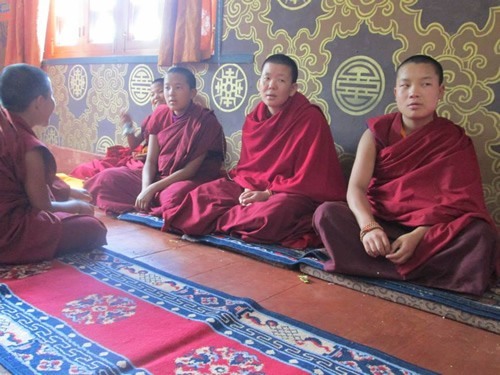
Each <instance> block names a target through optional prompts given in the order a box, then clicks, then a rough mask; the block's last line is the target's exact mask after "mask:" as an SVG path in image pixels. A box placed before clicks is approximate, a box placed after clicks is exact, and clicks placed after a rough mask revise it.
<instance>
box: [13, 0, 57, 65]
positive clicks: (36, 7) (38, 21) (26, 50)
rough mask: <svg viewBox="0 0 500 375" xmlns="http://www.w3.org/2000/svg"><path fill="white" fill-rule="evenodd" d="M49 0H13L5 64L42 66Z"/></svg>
mask: <svg viewBox="0 0 500 375" xmlns="http://www.w3.org/2000/svg"><path fill="white" fill-rule="evenodd" d="M48 10H49V0H11V1H10V18H9V24H8V28H7V46H6V48H5V65H9V64H14V63H21V62H24V63H27V64H31V65H35V66H40V65H41V62H42V54H43V46H44V43H45V33H46V31H47V22H48Z"/></svg>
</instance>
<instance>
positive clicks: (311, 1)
mask: <svg viewBox="0 0 500 375" xmlns="http://www.w3.org/2000/svg"><path fill="white" fill-rule="evenodd" d="M224 4H225V5H224V18H223V30H222V44H221V52H222V58H221V60H219V62H218V63H207V64H205V63H202V64H189V65H188V66H189V67H190V68H192V69H193V70H194V71H195V73H196V77H197V83H198V90H199V95H198V97H197V101H198V102H201V103H203V104H205V105H206V106H208V107H210V108H212V109H213V110H214V111H215V113H216V115H217V117H218V118H219V121H220V122H221V124H222V125H223V127H224V130H225V133H226V138H227V141H228V145H229V150H228V155H227V158H226V164H227V166H228V167H232V166H234V165H235V163H236V162H237V160H238V153H239V148H240V138H241V126H242V124H243V119H244V116H245V114H247V113H248V112H249V111H250V110H251V109H252V108H253V107H254V106H255V105H256V103H257V102H258V100H259V96H258V93H257V88H256V87H257V86H256V84H257V79H258V77H259V72H260V66H261V64H262V62H263V61H264V59H265V58H266V57H267V56H268V55H269V54H272V53H277V52H282V53H286V54H289V55H290V56H291V57H293V58H294V59H295V60H296V61H297V63H298V65H299V68H300V74H299V87H300V91H301V92H303V93H304V94H305V95H306V96H308V97H309V98H310V100H311V101H313V102H314V103H316V104H318V105H319V106H320V107H321V108H322V109H323V111H324V113H325V115H326V116H327V118H328V121H329V123H330V125H331V130H332V132H333V135H334V138H335V142H336V146H337V151H338V153H339V155H340V157H341V161H342V163H343V164H344V165H345V166H346V169H348V166H349V165H350V163H351V162H352V159H353V155H354V153H355V150H356V145H357V142H358V140H359V137H360V135H361V133H362V132H363V131H364V129H365V121H366V119H367V118H369V117H372V116H376V115H380V114H383V113H387V112H392V111H394V110H395V109H396V107H395V104H394V96H393V87H394V80H395V73H394V71H395V68H396V66H397V65H398V64H399V63H400V62H401V61H402V60H403V59H405V58H406V57H408V56H409V55H412V54H415V53H424V54H429V55H432V56H433V57H435V58H436V59H438V60H439V61H440V62H441V63H442V64H443V66H444V68H445V81H446V87H447V89H446V94H445V97H444V100H443V101H442V102H441V104H440V105H439V108H438V112H439V114H440V115H443V116H447V117H449V118H451V119H452V120H453V121H455V122H456V123H457V124H459V125H460V126H462V127H463V128H464V129H465V130H466V132H467V133H468V134H469V135H470V136H471V137H472V139H473V141H474V144H475V147H476V151H477V154H478V158H479V161H480V165H481V171H482V178H483V184H484V185H483V186H484V195H485V199H486V202H487V206H488V208H489V210H490V212H491V213H492V215H493V217H494V219H495V221H496V223H497V224H500V172H499V171H500V125H499V123H500V121H499V119H500V115H499V102H498V96H499V93H500V92H499V87H500V86H499V82H500V58H499V55H500V41H499V39H498V37H499V35H500V33H499V29H500V26H499V22H498V21H499V18H500V6H499V5H498V1H496V0H480V1H479V0H476V1H469V0H440V1H435V0H401V1H399V0H398V1H389V0H372V1H367V0H321V1H320V0H288V1H287V0H270V1H261V0H225V1H224ZM238 61H239V62H238ZM242 61H243V62H242ZM245 61H248V62H245ZM46 69H47V71H48V73H49V75H50V77H51V78H52V81H53V85H54V88H55V98H56V101H57V106H56V110H55V114H54V116H53V117H52V120H51V126H50V127H49V128H47V129H45V130H44V131H43V132H41V133H40V134H39V135H40V137H41V138H43V140H44V141H45V142H47V143H51V144H55V145H59V146H64V147H69V148H74V149H78V150H82V151H89V152H94V153H98V154H103V153H104V152H105V150H106V148H107V147H108V146H110V145H113V144H117V143H124V141H125V140H124V139H123V138H122V136H121V129H120V125H119V115H120V111H122V110H128V111H130V112H131V113H132V115H133V117H134V119H135V120H136V121H137V122H140V121H141V120H142V118H144V117H145V116H146V115H147V114H148V113H149V112H150V110H151V108H150V106H149V102H148V87H149V83H150V82H151V81H152V80H153V79H154V78H156V77H159V76H161V75H162V74H163V73H164V71H165V70H166V67H158V66H156V64H154V63H147V62H144V63H143V62H140V61H138V62H137V63H136V62H134V63H112V62H111V63H110V62H107V63H100V62H99V61H97V62H92V63H88V62H87V63H86V62H85V60H82V62H76V63H73V62H71V63H64V64H63V63H57V62H55V63H54V62H50V61H49V62H47V64H46ZM318 168H321V165H318Z"/></svg>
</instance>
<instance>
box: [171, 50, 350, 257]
mask: <svg viewBox="0 0 500 375" xmlns="http://www.w3.org/2000/svg"><path fill="white" fill-rule="evenodd" d="M297 76H298V69H297V65H296V63H295V62H294V61H293V60H292V59H291V58H290V57H288V56H286V55H281V54H278V55H272V56H270V57H269V58H268V59H267V60H266V61H265V62H264V64H263V67H262V75H261V78H260V80H259V84H258V87H259V91H260V95H261V98H262V102H261V103H259V104H258V105H257V107H256V108H255V109H254V110H253V111H252V112H251V113H250V114H249V115H248V116H247V118H246V121H245V123H244V125H243V134H242V149H241V156H240V160H239V162H238V165H237V167H236V168H235V169H233V170H232V171H230V172H229V175H228V177H227V178H221V179H218V180H216V181H213V182H209V183H207V184H204V185H201V186H200V187H198V188H196V189H195V190H193V191H192V192H191V193H190V194H188V195H187V196H186V198H185V199H184V201H183V202H182V203H181V204H180V206H178V207H173V208H172V209H169V210H166V211H164V219H165V229H169V228H172V229H176V230H180V231H182V232H184V233H187V234H191V235H201V234H208V233H212V232H217V233H226V234H229V235H232V236H235V237H240V238H242V239H243V240H245V241H249V242H260V243H281V244H283V245H285V246H290V247H294V248H306V247H308V246H316V245H318V244H319V243H320V240H319V238H318V236H317V235H316V234H315V233H314V231H313V230H312V225H311V219H312V214H313V212H314V210H315V208H316V207H317V206H318V205H319V203H321V202H323V201H325V200H334V199H344V197H345V185H344V181H343V175H342V172H341V169H340V165H339V162H338V159H337V154H336V152H335V145H334V142H333V137H332V134H331V131H330V128H329V126H328V124H327V121H326V119H325V117H324V115H323V113H322V112H321V110H320V108H318V107H317V106H315V105H312V104H311V103H310V102H309V101H308V100H307V99H306V97H305V96H304V95H302V94H300V93H299V92H297Z"/></svg>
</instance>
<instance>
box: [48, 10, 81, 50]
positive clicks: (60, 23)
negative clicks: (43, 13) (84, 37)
mask: <svg viewBox="0 0 500 375" xmlns="http://www.w3.org/2000/svg"><path fill="white" fill-rule="evenodd" d="M82 1H83V0H73V1H67V0H55V3H54V6H55V8H54V11H55V21H56V29H55V33H56V35H55V44H56V45H57V46H74V45H77V44H78V41H79V38H80V32H81V30H82V27H83V2H82Z"/></svg>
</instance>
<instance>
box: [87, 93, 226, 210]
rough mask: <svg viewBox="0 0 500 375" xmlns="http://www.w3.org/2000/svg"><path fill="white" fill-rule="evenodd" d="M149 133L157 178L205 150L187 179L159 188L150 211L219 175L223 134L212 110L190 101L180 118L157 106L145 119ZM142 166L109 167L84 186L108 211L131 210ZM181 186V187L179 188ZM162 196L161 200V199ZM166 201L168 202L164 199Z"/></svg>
mask: <svg viewBox="0 0 500 375" xmlns="http://www.w3.org/2000/svg"><path fill="white" fill-rule="evenodd" d="M147 131H148V133H149V134H152V135H156V136H157V137H158V144H159V146H160V154H159V157H158V179H160V178H165V177H167V176H169V175H170V174H172V173H174V172H176V171H178V170H180V169H182V168H184V167H185V166H186V165H187V164H188V163H189V162H190V161H192V160H194V159H196V158H197V157H199V156H200V155H202V154H204V153H207V156H206V157H205V159H204V161H203V163H202V165H201V166H200V168H199V169H198V172H197V173H196V175H195V176H194V177H193V178H192V179H190V180H189V182H185V181H180V182H177V183H174V184H172V185H170V186H169V187H167V188H166V189H164V190H163V192H161V193H160V194H159V195H161V196H162V197H163V198H160V197H158V198H159V199H158V200H156V201H155V202H153V207H152V213H153V214H155V215H161V211H162V209H163V206H168V205H170V204H173V203H171V202H170V200H172V199H175V202H177V200H176V199H178V198H177V196H180V197H182V198H183V197H184V195H185V194H187V192H188V190H190V189H192V188H194V187H195V186H197V185H199V184H201V183H203V182H207V181H210V180H213V179H214V178H217V177H219V176H220V169H221V164H222V161H223V158H224V151H225V145H226V143H225V137H224V133H223V131H222V127H221V125H220V124H219V122H218V120H217V118H216V117H215V115H214V113H213V111H211V110H208V109H206V108H203V107H202V106H200V105H198V104H195V103H191V105H190V107H189V108H188V110H187V111H186V113H184V114H183V115H182V116H181V117H176V116H175V115H174V114H173V112H172V111H171V110H170V108H169V107H168V106H167V105H164V104H163V105H159V106H158V107H157V108H156V110H155V112H154V113H153V114H152V116H151V119H150V120H149V122H148V129H147ZM141 181H142V168H141V169H137V168H129V167H126V166H125V167H117V168H109V169H107V170H104V171H102V172H100V173H99V174H97V175H96V176H94V177H92V178H91V179H89V180H87V181H86V182H85V184H84V186H85V188H86V189H87V190H88V191H89V192H90V193H91V194H92V197H93V198H94V201H95V203H96V205H97V206H98V207H100V208H101V209H104V210H106V211H108V212H112V213H123V212H127V211H133V210H134V209H135V208H134V204H135V200H136V198H137V196H138V195H139V193H140V192H141V189H142V182H141ZM181 187H182V188H181ZM162 199H163V200H162ZM167 201H168V202H167Z"/></svg>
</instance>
